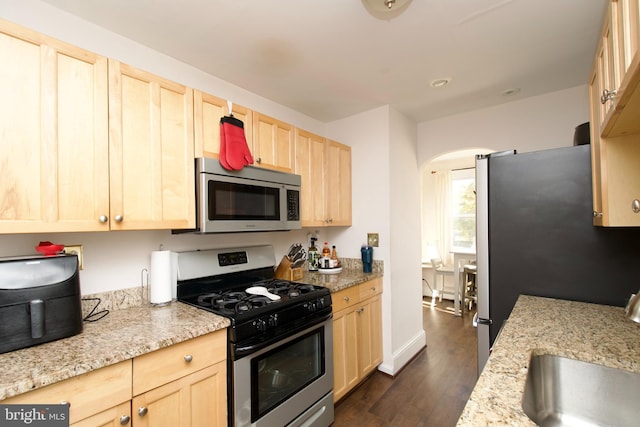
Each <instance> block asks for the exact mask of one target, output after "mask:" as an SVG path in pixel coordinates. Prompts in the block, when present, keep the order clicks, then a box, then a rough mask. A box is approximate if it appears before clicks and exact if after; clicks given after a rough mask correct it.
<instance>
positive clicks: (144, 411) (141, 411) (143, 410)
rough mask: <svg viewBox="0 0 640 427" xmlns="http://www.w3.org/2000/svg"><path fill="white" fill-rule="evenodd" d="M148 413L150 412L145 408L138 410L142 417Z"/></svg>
mask: <svg viewBox="0 0 640 427" xmlns="http://www.w3.org/2000/svg"><path fill="white" fill-rule="evenodd" d="M147 412H149V410H148V409H147V408H146V407H145V406H141V407H140V408H138V415H140V416H141V417H144V416H145V415H147Z"/></svg>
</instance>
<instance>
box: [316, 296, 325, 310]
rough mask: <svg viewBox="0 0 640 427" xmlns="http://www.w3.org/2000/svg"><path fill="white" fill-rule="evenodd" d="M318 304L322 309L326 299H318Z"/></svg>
mask: <svg viewBox="0 0 640 427" xmlns="http://www.w3.org/2000/svg"><path fill="white" fill-rule="evenodd" d="M317 306H318V308H320V309H323V308H324V299H323V298H320V299H318V302H317Z"/></svg>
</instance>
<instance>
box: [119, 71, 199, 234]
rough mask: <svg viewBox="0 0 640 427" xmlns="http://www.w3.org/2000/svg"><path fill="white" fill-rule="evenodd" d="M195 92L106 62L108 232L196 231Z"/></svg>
mask: <svg viewBox="0 0 640 427" xmlns="http://www.w3.org/2000/svg"><path fill="white" fill-rule="evenodd" d="M193 159H194V132H193V90H192V89H190V88H187V87H185V86H183V85H180V84H178V83H174V82H171V81H169V80H165V79H163V78H160V77H157V76H154V75H152V74H150V73H147V72H145V71H142V70H138V69H136V68H133V67H130V66H128V65H126V64H122V63H120V62H118V61H115V60H111V59H110V60H109V160H110V190H111V191H110V194H111V209H110V216H109V217H110V222H111V229H116V230H143V229H178V228H193V227H195V189H194V187H195V179H194V176H195V172H194V161H193Z"/></svg>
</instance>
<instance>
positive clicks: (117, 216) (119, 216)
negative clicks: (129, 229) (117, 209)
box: [114, 215, 124, 222]
mask: <svg viewBox="0 0 640 427" xmlns="http://www.w3.org/2000/svg"><path fill="white" fill-rule="evenodd" d="M114 219H115V220H116V222H122V220H123V219H124V218H123V217H122V215H116V217H115V218H114Z"/></svg>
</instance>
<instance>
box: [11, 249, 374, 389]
mask: <svg viewBox="0 0 640 427" xmlns="http://www.w3.org/2000/svg"><path fill="white" fill-rule="evenodd" d="M382 275H383V271H382V262H381V261H374V265H373V272H372V273H363V272H362V263H361V262H360V263H359V260H355V259H345V263H344V268H343V271H342V272H341V273H340V274H321V273H317V272H308V271H305V273H304V276H303V278H302V279H301V280H298V282H302V283H308V284H313V285H320V286H325V287H327V288H329V290H330V291H331V292H332V293H333V292H337V291H340V290H342V289H345V288H348V287H351V286H355V285H358V284H360V283H363V282H366V281H368V280H372V279H374V278H377V277H382ZM95 296H98V297H100V299H101V304H100V306H99V307H98V310H101V309H105V308H106V309H108V310H110V312H109V314H108V315H107V316H106V317H104V318H103V319H101V320H98V321H97V322H83V328H84V329H83V331H82V333H80V334H78V335H74V336H72V337H68V338H63V339H60V340H57V341H52V342H49V343H45V344H40V345H36V346H33V347H29V348H24V349H21V350H16V351H12V352H8V353H4V354H0V401H2V400H4V399H7V398H9V397H12V396H16V395H18V394H22V393H25V392H28V391H31V390H34V389H36V388H40V387H44V386H47V385H50V384H53V383H56V382H58V381H63V380H65V379H68V378H71V377H74V376H77V375H81V374H84V373H87V372H90V371H93V370H96V369H100V368H103V367H105V366H109V365H112V364H115V363H118V362H121V361H123V360H127V359H131V358H133V357H136V356H140V355H142V354H145V353H149V352H151V351H154V350H158V349H161V348H164V347H168V346H171V345H173V344H177V343H180V342H182V341H186V340H189V339H191V338H196V337H198V336H200V335H205V334H207V333H210V332H214V331H217V330H219V329H224V328H227V327H228V326H229V325H230V322H229V320H228V319H226V318H225V317H222V316H218V315H216V314H213V313H210V312H208V311H205V310H201V309H198V308H195V307H192V306H190V305H187V304H183V303H180V302H172V303H171V304H169V305H166V306H163V307H153V306H150V305H149V304H145V303H144V302H143V300H142V299H141V293H140V289H139V288H131V289H124V290H119V291H113V292H107V293H104V294H97V295H90V296H88V297H95ZM83 298H84V297H83ZM93 304H94V303H93V302H88V303H85V302H84V301H83V312H84V313H83V315H86V314H87V311H88V310H87V309H88V308H89V306H92V305H93Z"/></svg>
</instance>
